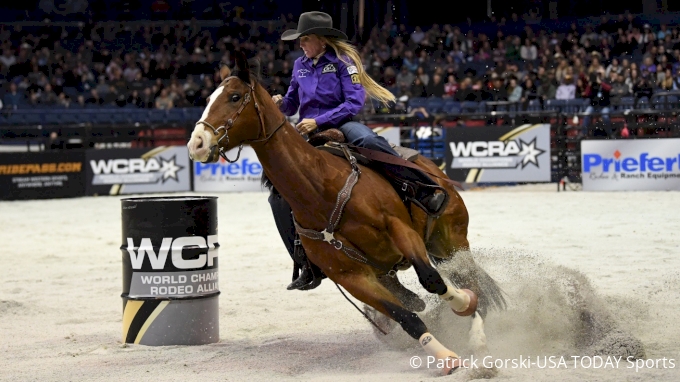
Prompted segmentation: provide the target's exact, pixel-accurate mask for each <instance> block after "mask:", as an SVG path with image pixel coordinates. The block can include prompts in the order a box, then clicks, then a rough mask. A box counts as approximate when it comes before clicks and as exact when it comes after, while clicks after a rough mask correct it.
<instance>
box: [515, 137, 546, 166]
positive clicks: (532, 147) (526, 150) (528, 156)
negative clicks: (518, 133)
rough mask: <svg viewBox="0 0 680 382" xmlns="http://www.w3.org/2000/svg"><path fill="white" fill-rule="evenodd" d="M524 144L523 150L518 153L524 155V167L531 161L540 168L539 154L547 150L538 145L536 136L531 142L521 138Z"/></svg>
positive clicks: (521, 142)
mask: <svg viewBox="0 0 680 382" xmlns="http://www.w3.org/2000/svg"><path fill="white" fill-rule="evenodd" d="M519 142H520V145H521V146H522V151H520V152H519V154H517V156H518V157H522V169H524V167H526V166H527V165H528V164H529V163H533V164H534V166H536V168H538V156H539V155H541V154H543V153H544V152H545V151H546V150H541V149H539V148H537V147H536V138H534V139H533V140H532V141H531V142H529V143H526V142H524V141H523V140H521V139H520V140H519Z"/></svg>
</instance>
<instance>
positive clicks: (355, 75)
mask: <svg viewBox="0 0 680 382" xmlns="http://www.w3.org/2000/svg"><path fill="white" fill-rule="evenodd" d="M350 77H351V78H352V83H353V84H358V83H359V75H358V74H352V75H351V76H350Z"/></svg>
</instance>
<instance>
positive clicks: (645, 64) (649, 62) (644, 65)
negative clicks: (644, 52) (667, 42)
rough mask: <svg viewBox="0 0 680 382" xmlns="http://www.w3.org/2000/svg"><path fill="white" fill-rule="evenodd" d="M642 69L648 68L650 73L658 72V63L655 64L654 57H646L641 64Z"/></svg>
mask: <svg viewBox="0 0 680 382" xmlns="http://www.w3.org/2000/svg"><path fill="white" fill-rule="evenodd" d="M640 70H641V71H644V70H646V71H648V72H649V73H656V65H655V64H654V61H653V60H652V57H649V56H647V57H645V58H644V60H643V63H642V65H640Z"/></svg>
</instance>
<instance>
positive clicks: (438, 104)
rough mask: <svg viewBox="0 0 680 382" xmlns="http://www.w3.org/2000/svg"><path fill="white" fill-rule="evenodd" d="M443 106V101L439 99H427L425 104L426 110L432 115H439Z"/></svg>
mask: <svg viewBox="0 0 680 382" xmlns="http://www.w3.org/2000/svg"><path fill="white" fill-rule="evenodd" d="M443 106H444V100H443V99H441V98H439V97H432V98H428V99H427V101H426V103H425V110H427V112H428V113H430V114H434V113H439V112H440V110H441V109H442V107H443Z"/></svg>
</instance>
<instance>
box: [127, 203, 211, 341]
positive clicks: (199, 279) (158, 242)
mask: <svg viewBox="0 0 680 382" xmlns="http://www.w3.org/2000/svg"><path fill="white" fill-rule="evenodd" d="M121 202H122V208H123V210H122V222H123V245H122V246H121V247H120V249H121V250H122V252H123V294H122V295H121V296H122V297H123V343H134V344H141V345H151V346H165V345H202V344H208V343H215V342H218V341H219V316H218V313H219V305H218V300H219V294H220V292H219V287H218V267H217V265H218V261H217V252H218V247H219V244H218V243H217V197H203V196H200V197H184V196H180V197H149V198H127V199H122V200H121Z"/></svg>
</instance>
